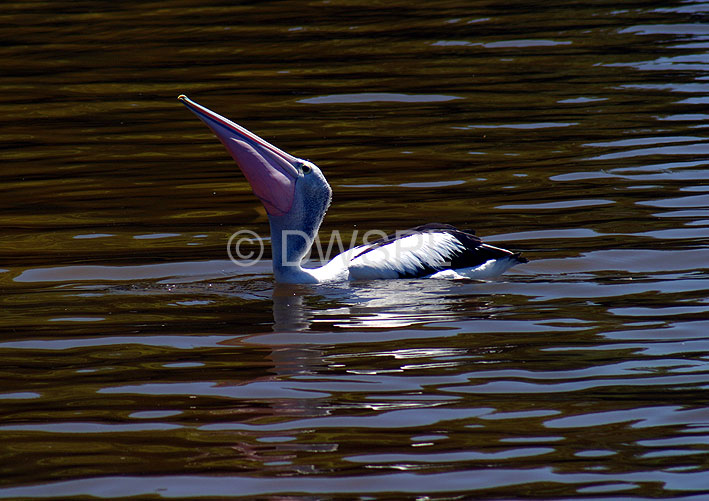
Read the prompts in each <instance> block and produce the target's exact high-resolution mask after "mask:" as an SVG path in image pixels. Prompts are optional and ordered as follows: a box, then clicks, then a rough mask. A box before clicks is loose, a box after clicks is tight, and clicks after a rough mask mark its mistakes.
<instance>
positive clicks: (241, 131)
mask: <svg viewBox="0 0 709 501" xmlns="http://www.w3.org/2000/svg"><path fill="white" fill-rule="evenodd" d="M178 99H179V100H180V101H182V102H183V103H184V104H185V106H187V108H189V109H190V111H192V112H193V113H194V114H195V115H197V116H198V117H199V118H200V119H201V120H202V121H203V122H204V123H205V124H207V126H208V127H209V128H210V129H212V132H214V134H216V136H217V137H218V138H219V140H220V141H221V142H222V143H223V144H224V146H226V149H227V150H229V153H231V156H232V157H234V160H236V163H237V165H238V166H239V168H240V169H241V171H242V172H243V173H244V175H245V176H246V179H248V181H249V184H250V185H251V189H252V190H253V192H254V194H255V195H256V196H257V197H258V198H259V199H260V200H261V202H263V205H264V207H265V208H266V212H268V214H269V216H271V217H272V218H273V217H275V218H279V217H282V216H291V217H297V218H298V219H301V220H302V219H303V218H305V219H307V218H308V216H309V214H310V213H313V212H319V211H322V212H321V214H319V218H320V220H322V216H323V215H324V213H325V210H326V209H327V207H328V205H329V203H330V194H331V190H330V186H329V185H328V184H327V181H326V180H325V176H323V173H322V171H320V169H319V168H318V167H317V166H316V165H315V164H313V163H311V162H308V161H307V160H301V159H300V158H296V157H294V156H293V155H289V154H288V153H286V152H285V151H283V150H280V149H279V148H276V147H275V146H273V145H272V144H270V143H269V142H267V141H264V140H263V139H261V138H260V137H258V136H257V135H256V134H254V133H253V132H250V131H248V130H246V129H245V128H243V127H241V126H240V125H237V124H235V123H234V122H232V121H231V120H229V119H227V118H224V117H223V116H221V115H218V114H217V113H214V112H213V111H212V110H210V109H208V108H205V107H204V106H201V105H199V104H197V103H195V102H194V101H192V100H191V99H189V98H187V96H184V95H181V96H179V97H178ZM316 209H317V210H316ZM319 225H320V221H318V222H317V225H316V228H315V229H316V230H317V226H319Z"/></svg>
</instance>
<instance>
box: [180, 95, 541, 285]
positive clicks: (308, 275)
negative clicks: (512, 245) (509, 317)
mask: <svg viewBox="0 0 709 501" xmlns="http://www.w3.org/2000/svg"><path fill="white" fill-rule="evenodd" d="M178 99H179V100H180V101H182V102H183V103H184V104H185V106H187V108H189V110H190V111H192V112H193V113H194V114H195V115H197V116H198V117H199V118H200V119H201V120H202V121H203V122H204V123H205V124H207V126H208V127H209V128H210V129H212V132H214V134H216V136H217V137H218V138H219V140H220V141H221V142H222V143H223V144H224V146H226V148H227V150H229V153H231V156H232V157H234V160H236V163H237V164H238V165H239V168H240V169H241V170H242V172H243V173H244V175H245V176H246V179H248V181H249V183H250V184H251V188H252V189H253V192H254V194H255V195H256V196H257V197H258V198H259V199H260V200H261V202H263V205H264V207H265V208H266V212H267V213H268V219H269V222H270V225H271V247H272V253H273V272H274V275H275V278H276V281H278V282H285V283H320V282H331V281H343V280H362V279H375V278H415V277H430V278H474V279H487V278H492V277H495V276H497V275H499V274H501V273H503V272H504V271H505V270H507V269H508V268H510V267H512V266H514V265H516V264H520V263H526V262H527V259H525V258H524V257H522V256H521V255H520V254H519V253H514V252H510V251H508V250H505V249H500V248H498V247H494V246H492V245H488V244H486V243H483V242H482V240H480V238H478V237H476V236H475V235H474V234H473V233H472V232H470V231H462V230H459V229H457V228H455V227H453V226H450V225H447V224H438V223H433V224H425V225H423V226H417V227H416V228H411V229H410V230H406V231H403V232H398V233H397V234H396V235H390V236H388V237H385V238H381V239H379V240H376V241H374V242H372V243H369V244H366V245H361V246H359V247H354V248H352V249H349V250H347V251H345V252H343V253H342V254H339V255H338V256H337V257H335V258H334V259H333V260H332V261H330V262H329V263H327V264H326V265H325V266H322V267H320V268H303V267H302V261H303V257H304V256H305V255H306V254H307V252H308V250H309V249H310V247H311V245H312V243H313V241H314V239H315V236H316V235H317V232H318V229H319V228H320V223H321V222H322V220H323V218H324V217H325V212H326V211H327V208H328V206H329V205H330V199H331V195H332V190H331V189H330V185H329V184H328V183H327V181H326V180H325V176H323V173H322V171H321V170H320V169H319V168H318V167H317V166H316V165H315V164H313V163H312V162H309V161H307V160H301V159H300V158H296V157H294V156H292V155H289V154H288V153H286V152H285V151H282V150H280V149H278V148H276V147H275V146H273V145H272V144H270V143H268V142H266V141H264V140H263V139H261V138H260V137H258V136H257V135H256V134H254V133H252V132H250V131H248V130H246V129H245V128H243V127H241V126H240V125H237V124H235V123H234V122H232V121H231V120H228V119H226V118H224V117H222V116H221V115H218V114H216V113H214V112H213V111H211V110H209V109H207V108H205V107H204V106H201V105H199V104H197V103H195V102H194V101H192V100H190V99H189V98H187V97H186V96H184V95H181V96H179V98H178Z"/></svg>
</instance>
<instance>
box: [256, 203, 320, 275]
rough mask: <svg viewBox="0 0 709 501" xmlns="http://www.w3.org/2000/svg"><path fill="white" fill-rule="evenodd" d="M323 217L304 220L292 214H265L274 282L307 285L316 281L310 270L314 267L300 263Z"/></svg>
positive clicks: (315, 235) (313, 239)
mask: <svg viewBox="0 0 709 501" xmlns="http://www.w3.org/2000/svg"><path fill="white" fill-rule="evenodd" d="M323 216H324V214H322V215H321V216H320V217H319V218H316V219H313V218H310V219H306V220H305V221H304V219H303V218H302V217H298V215H297V214H292V213H288V214H286V215H283V216H269V217H268V219H269V222H270V225H271V252H272V254H273V274H274V275H275V278H276V281H277V282H283V283H297V284H307V283H317V282H319V281H320V280H319V279H318V278H316V276H315V274H314V273H313V271H314V270H308V269H304V268H303V266H302V263H303V257H305V255H306V254H307V253H308V251H309V250H310V247H311V246H312V244H313V242H314V241H315V238H316V237H317V234H318V228H319V227H320V223H321V222H322V219H323Z"/></svg>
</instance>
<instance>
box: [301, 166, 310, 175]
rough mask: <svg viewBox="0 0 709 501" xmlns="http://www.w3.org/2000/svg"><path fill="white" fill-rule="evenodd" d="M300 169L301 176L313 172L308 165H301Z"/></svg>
mask: <svg viewBox="0 0 709 501" xmlns="http://www.w3.org/2000/svg"><path fill="white" fill-rule="evenodd" d="M301 169H302V170H303V174H310V171H312V170H313V169H312V168H311V167H310V166H309V165H308V164H303V167H301Z"/></svg>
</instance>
